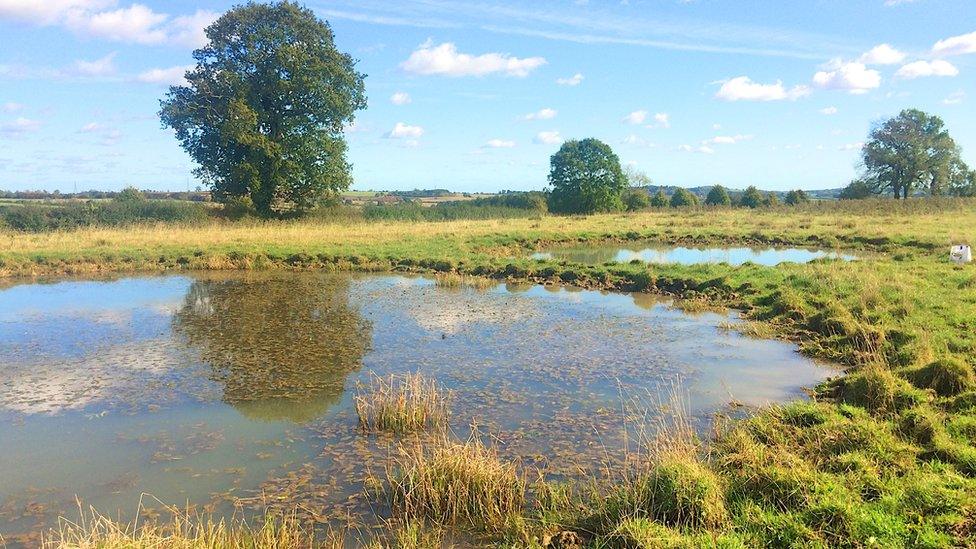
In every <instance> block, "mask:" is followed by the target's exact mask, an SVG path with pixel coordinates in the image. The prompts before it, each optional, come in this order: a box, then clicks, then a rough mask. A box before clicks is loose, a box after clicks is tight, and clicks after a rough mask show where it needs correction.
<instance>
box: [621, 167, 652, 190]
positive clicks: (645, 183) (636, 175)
mask: <svg viewBox="0 0 976 549" xmlns="http://www.w3.org/2000/svg"><path fill="white" fill-rule="evenodd" d="M623 172H624V177H626V178H627V184H628V185H630V186H631V187H649V186H651V185H652V184H653V183H654V182H653V181H651V177H650V176H649V175H647V174H646V173H644V172H643V171H641V170H638V169H637V168H635V167H633V166H630V165H627V166H624V167H623Z"/></svg>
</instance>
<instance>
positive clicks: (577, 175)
mask: <svg viewBox="0 0 976 549" xmlns="http://www.w3.org/2000/svg"><path fill="white" fill-rule="evenodd" d="M549 184H550V185H551V186H552V190H551V192H550V195H549V199H550V203H549V209H550V210H551V211H553V212H557V213H594V212H610V211H617V210H620V209H621V208H622V207H623V203H622V202H621V200H620V195H621V193H622V192H623V190H624V188H625V187H626V186H627V178H626V177H625V176H624V173H623V170H621V168H620V159H619V158H618V157H617V155H616V154H614V152H613V150H612V149H611V148H610V146H609V145H607V144H606V143H604V142H602V141H600V140H599V139H594V138H587V139H582V140H575V139H573V140H571V141H567V142H565V143H563V145H562V146H561V147H559V150H558V151H557V152H556V154H554V155H552V158H551V160H550V169H549Z"/></svg>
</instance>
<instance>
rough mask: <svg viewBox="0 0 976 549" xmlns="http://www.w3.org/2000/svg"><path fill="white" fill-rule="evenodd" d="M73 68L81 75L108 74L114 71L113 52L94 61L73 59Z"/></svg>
mask: <svg viewBox="0 0 976 549" xmlns="http://www.w3.org/2000/svg"><path fill="white" fill-rule="evenodd" d="M74 70H75V72H76V73H77V74H80V75H82V76H108V75H110V74H113V73H114V72H115V52H112V53H110V54H108V55H106V56H105V57H102V58H101V59H96V60H94V61H85V60H79V61H75V66H74Z"/></svg>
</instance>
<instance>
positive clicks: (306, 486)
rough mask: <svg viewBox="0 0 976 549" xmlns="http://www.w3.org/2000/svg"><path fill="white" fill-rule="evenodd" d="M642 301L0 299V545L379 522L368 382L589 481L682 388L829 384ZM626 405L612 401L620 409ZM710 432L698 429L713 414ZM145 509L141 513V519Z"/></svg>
mask: <svg viewBox="0 0 976 549" xmlns="http://www.w3.org/2000/svg"><path fill="white" fill-rule="evenodd" d="M735 322H738V320H737V317H736V315H735V314H733V313H728V314H719V313H703V314H697V315H690V314H687V313H684V312H681V311H680V310H678V309H676V308H674V307H673V306H672V305H671V303H670V302H668V301H662V300H660V299H659V298H656V297H655V296H652V295H648V294H632V295H631V294H620V293H601V292H596V291H581V290H576V289H567V288H553V287H542V286H512V285H499V286H497V287H495V288H494V289H491V290H487V291H478V290H474V289H470V288H462V289H449V288H442V287H438V286H436V285H435V284H434V282H433V281H431V280H429V279H425V278H412V277H405V276H395V275H363V276H357V275H328V274H319V273H275V274H267V273H266V274H261V273H243V274H242V273H230V274H228V273H225V274H203V275H192V276H159V277H137V278H123V279H118V280H101V281H65V282H57V283H50V284H24V285H16V286H12V287H8V288H6V289H0V441H2V444H0V471H2V475H0V534H2V535H3V536H4V538H5V539H6V540H7V542H8V543H10V542H14V543H15V544H16V543H18V542H21V543H26V544H31V542H32V541H36V535H37V532H38V531H40V530H42V529H45V528H50V527H53V526H55V525H56V522H57V517H58V516H60V515H66V516H68V517H73V516H77V504H76V498H80V499H81V501H83V502H84V504H85V505H93V506H95V507H96V508H98V509H100V510H102V511H104V512H107V513H108V514H109V515H111V516H121V517H127V518H131V517H132V512H133V511H135V510H136V508H137V504H138V502H139V499H140V495H141V494H151V496H152V498H149V497H148V496H146V497H145V498H144V503H146V506H147V507H149V508H151V507H153V506H154V504H155V502H157V500H158V501H159V502H165V503H171V504H180V505H184V506H185V505H186V504H188V503H189V504H190V505H191V506H193V508H195V509H198V510H204V511H213V512H216V513H233V512H235V509H236V512H242V510H243V512H247V511H252V510H253V511H260V510H262V509H263V508H265V507H266V506H272V505H295V504H301V505H302V506H303V509H304V511H303V512H305V513H308V514H309V515H310V516H311V517H313V518H315V519H317V520H320V521H322V522H328V521H354V522H362V523H365V524H367V525H368V524H369V523H370V521H371V520H372V518H371V517H373V516H374V510H375V505H371V502H369V501H367V500H366V497H365V496H364V495H363V493H362V480H363V477H364V475H365V472H366V470H367V469H369V468H375V467H379V468H382V466H383V464H384V463H385V461H384V460H385V459H388V458H389V456H390V455H391V453H392V452H394V445H393V443H394V442H395V441H394V440H392V439H390V438H384V437H377V436H375V435H365V434H363V433H361V432H360V431H359V430H358V428H357V418H356V415H355V410H354V408H353V405H352V398H353V396H355V394H356V391H357V387H358V386H361V385H362V384H363V383H367V382H369V380H370V379H371V376H373V375H388V374H391V373H412V372H421V373H423V374H424V375H426V376H428V377H432V378H435V379H436V380H437V382H438V383H439V384H440V385H442V386H443V387H446V388H448V389H450V390H452V391H453V397H452V401H451V410H452V419H451V425H452V429H453V430H454V431H455V432H456V433H457V434H458V435H459V436H467V433H468V432H469V431H470V428H471V425H472V424H476V425H477V429H478V432H479V433H483V434H489V435H490V436H491V438H492V440H493V441H494V443H495V444H496V445H497V447H498V449H499V451H500V453H501V454H502V455H503V456H505V457H509V458H517V459H519V460H521V463H522V464H523V465H524V466H526V467H533V468H539V469H542V470H544V471H547V472H548V473H549V474H552V475H555V476H557V477H558V476H560V475H570V474H574V473H575V472H577V471H579V470H580V469H582V470H594V469H597V468H598V467H599V465H600V463H601V462H602V460H604V459H606V457H607V456H608V455H611V456H612V455H619V454H620V452H621V449H622V446H623V444H624V442H623V440H624V439H623V434H622V433H623V431H624V428H623V425H624V424H626V423H627V420H626V419H625V417H624V415H625V412H624V409H625V408H628V409H629V406H632V405H634V403H644V402H648V403H653V402H663V401H665V400H666V396H665V395H667V394H668V393H670V392H672V391H673V389H674V387H675V385H676V384H679V385H680V387H681V389H680V392H681V393H682V394H683V395H685V399H686V400H687V403H688V404H687V405H688V407H689V408H690V412H691V413H692V414H693V415H694V416H696V417H698V418H707V417H710V416H711V414H713V413H714V412H716V411H720V410H728V409H729V408H728V404H729V402H730V401H731V400H733V399H734V400H735V401H737V402H739V403H743V404H745V405H747V406H748V405H762V404H766V403H770V402H777V401H784V400H788V399H791V398H797V397H800V396H802V394H803V393H802V388H803V387H809V386H812V385H814V384H816V383H817V382H818V381H820V380H822V379H823V378H825V377H826V376H828V375H830V374H831V373H833V371H832V370H831V369H829V368H827V367H825V366H824V365H822V364H818V363H816V362H814V361H813V360H810V359H808V358H805V357H803V356H801V355H799V354H798V353H797V352H796V350H795V347H794V346H793V345H791V344H788V343H785V342H781V341H769V340H759V339H752V338H749V337H745V336H743V335H741V334H739V333H738V332H736V331H734V330H729V329H728V324H729V323H735ZM625 402H627V403H630V404H629V405H628V406H624V403H625ZM703 420H704V419H703ZM146 512H148V511H146Z"/></svg>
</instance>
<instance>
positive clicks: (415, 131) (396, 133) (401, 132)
mask: <svg viewBox="0 0 976 549" xmlns="http://www.w3.org/2000/svg"><path fill="white" fill-rule="evenodd" d="M422 135H424V129H423V128H422V127H420V126H410V125H408V124H404V123H403V122H397V123H396V125H395V126H393V129H392V130H390V132H389V133H387V134H386V138H387V139H403V138H410V139H417V138H419V137H421V136H422Z"/></svg>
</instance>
